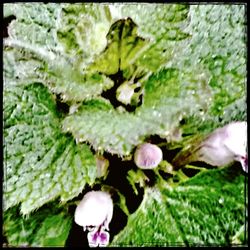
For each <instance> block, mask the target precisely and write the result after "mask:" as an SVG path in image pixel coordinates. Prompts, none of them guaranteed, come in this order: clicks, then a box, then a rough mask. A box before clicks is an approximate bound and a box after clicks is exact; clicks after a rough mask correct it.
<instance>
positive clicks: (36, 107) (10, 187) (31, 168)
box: [4, 84, 96, 214]
mask: <svg viewBox="0 0 250 250" xmlns="http://www.w3.org/2000/svg"><path fill="white" fill-rule="evenodd" d="M4 156H5V161H4V208H5V209H8V208H10V207H12V206H14V205H17V204H19V203H21V212H22V213H23V214H28V213H29V212H30V211H32V210H34V209H36V208H38V207H40V206H42V205H43V204H45V203H47V202H48V201H50V200H53V199H55V198H56V197H60V199H61V200H62V201H67V200H70V199H72V198H73V197H75V196H77V195H78V194H79V193H80V192H81V191H82V190H83V188H84V186H85V185H86V184H87V183H88V184H93V182H94V180H95V177H96V166H95V159H94V156H93V155H92V153H91V151H90V149H89V148H88V147H87V146H86V145H76V144H75V141H74V140H73V139H72V138H70V137H68V136H66V135H63V134H62V133H61V129H60V120H59V117H58V113H57V110H56V106H55V101H54V100H53V98H52V95H51V94H50V93H49V92H48V90H47V88H46V87H44V86H43V85H41V84H32V85H28V86H27V87H25V88H21V87H15V88H11V89H6V90H5V91H4Z"/></svg>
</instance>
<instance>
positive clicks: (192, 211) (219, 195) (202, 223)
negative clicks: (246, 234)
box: [111, 166, 247, 247]
mask: <svg viewBox="0 0 250 250" xmlns="http://www.w3.org/2000/svg"><path fill="white" fill-rule="evenodd" d="M246 183H247V180H245V177H244V176H243V175H242V173H241V170H240V168H238V169H237V168H236V166H232V167H230V168H224V169H216V170H210V171H206V172H204V173H200V174H199V175H196V176H195V177H193V178H192V179H189V180H188V181H186V182H184V183H181V184H180V185H179V186H177V187H175V188H172V187H170V186H167V185H165V186H164V187H163V186H160V185H159V184H158V186H155V187H153V188H147V189H146V192H145V195H144V199H143V201H142V203H141V205H140V207H139V208H138V209H137V211H136V212H135V213H134V214H132V215H131V216H130V217H129V219H128V223H127V226H126V227H125V228H124V229H123V231H121V232H120V233H119V234H118V235H116V236H115V238H114V240H113V241H112V243H111V246H140V247H141V246H176V245H179V246H209V245H212V246H214V245H215V246H229V245H231V240H232V238H233V236H234V235H235V234H236V232H238V230H239V229H240V228H241V226H242V224H243V223H244V222H245V209H246V208H245V194H244V189H245V187H244V185H245V184H246ZM135 228H136V230H134V229H135ZM241 244H245V239H244V240H243V242H241Z"/></svg>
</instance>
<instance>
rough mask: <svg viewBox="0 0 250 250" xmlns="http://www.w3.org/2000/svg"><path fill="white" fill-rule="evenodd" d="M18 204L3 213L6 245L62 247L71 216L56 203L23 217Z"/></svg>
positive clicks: (69, 226)
mask: <svg viewBox="0 0 250 250" xmlns="http://www.w3.org/2000/svg"><path fill="white" fill-rule="evenodd" d="M18 209H19V208H18V206H16V207H13V208H11V209H10V210H8V211H7V212H6V213H4V218H3V219H4V227H3V231H4V234H5V235H6V236H7V237H8V247H63V246H64V245H65V242H66V240H67V237H68V234H69V231H70V228H71V224H72V218H71V216H70V215H69V214H68V213H67V210H66V209H65V208H60V207H58V204H56V203H53V204H52V205H51V204H49V205H46V206H44V207H42V208H40V209H39V210H38V211H36V213H32V214H30V215H29V216H28V217H23V216H22V215H21V214H20V213H19V210H18Z"/></svg>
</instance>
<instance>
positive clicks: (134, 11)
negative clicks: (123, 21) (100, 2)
mask: <svg viewBox="0 0 250 250" xmlns="http://www.w3.org/2000/svg"><path fill="white" fill-rule="evenodd" d="M117 5H118V9H119V10H120V13H119V14H120V16H122V17H127V16H128V17H131V18H132V19H133V20H134V22H135V23H136V24H137V25H138V33H139V34H140V35H141V36H143V37H145V38H146V39H148V40H150V44H149V46H148V47H147V50H145V51H144V52H143V53H142V54H141V56H139V58H138V60H137V64H138V65H140V66H142V67H145V68H147V69H148V70H151V71H157V70H158V69H159V68H161V67H162V66H164V65H165V64H166V63H167V62H168V61H169V60H171V58H172V57H173V51H174V48H175V46H176V45H177V44H180V46H181V44H182V40H186V39H188V38H189V36H190V35H189V33H188V32H185V31H184V27H185V26H186V25H187V24H188V12H189V6H188V5H184V4H159V3H157V4H148V3H146V4H134V3H133V4H124V5H120V6H119V4H117ZM152 24H153V25H152Z"/></svg>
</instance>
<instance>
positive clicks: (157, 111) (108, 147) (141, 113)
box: [63, 69, 208, 155]
mask: <svg viewBox="0 0 250 250" xmlns="http://www.w3.org/2000/svg"><path fill="white" fill-rule="evenodd" d="M199 77H200V76H199V75H197V76H195V77H192V76H189V75H187V76H183V75H181V74H180V71H179V70H177V69H162V70H161V71H160V72H159V73H157V74H153V75H152V76H151V77H150V78H149V79H148V81H147V82H146V83H145V99H144V103H143V105H142V106H141V107H139V108H138V109H137V110H136V112H135V113H128V112H125V111H124V112H122V111H121V112H119V111H118V110H115V109H114V108H113V107H112V106H111V105H108V104H106V103H105V102H103V103H101V102H100V101H97V102H95V101H90V102H86V103H85V104H84V105H82V106H81V107H80V108H79V109H78V111H77V112H76V113H74V114H72V115H69V116H67V117H66V118H65V119H64V121H63V128H64V131H65V132H71V133H72V134H73V136H74V138H76V140H77V141H82V142H85V141H87V142H89V143H90V144H91V145H92V146H93V147H94V149H95V150H98V151H103V150H105V151H108V152H110V153H112V154H118V155H128V154H130V153H131V151H132V149H133V148H134V147H135V146H136V145H138V143H141V142H142V141H143V140H144V138H145V137H147V136H149V135H152V134H158V135H160V136H163V137H167V136H171V135H172V133H174V129H175V128H176V126H178V123H179V120H180V119H181V118H182V116H183V114H189V115H191V114H193V113H194V112H197V111H198V110H199V109H200V108H201V107H203V105H206V104H207V103H206V102H205V104H204V100H206V99H205V98H204V97H206V96H207V95H208V91H207V88H206V83H204V81H203V80H201V79H200V78H199ZM183 82H184V83H183ZM194 89H195V90H196V92H195V93H193V90H194Z"/></svg>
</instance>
